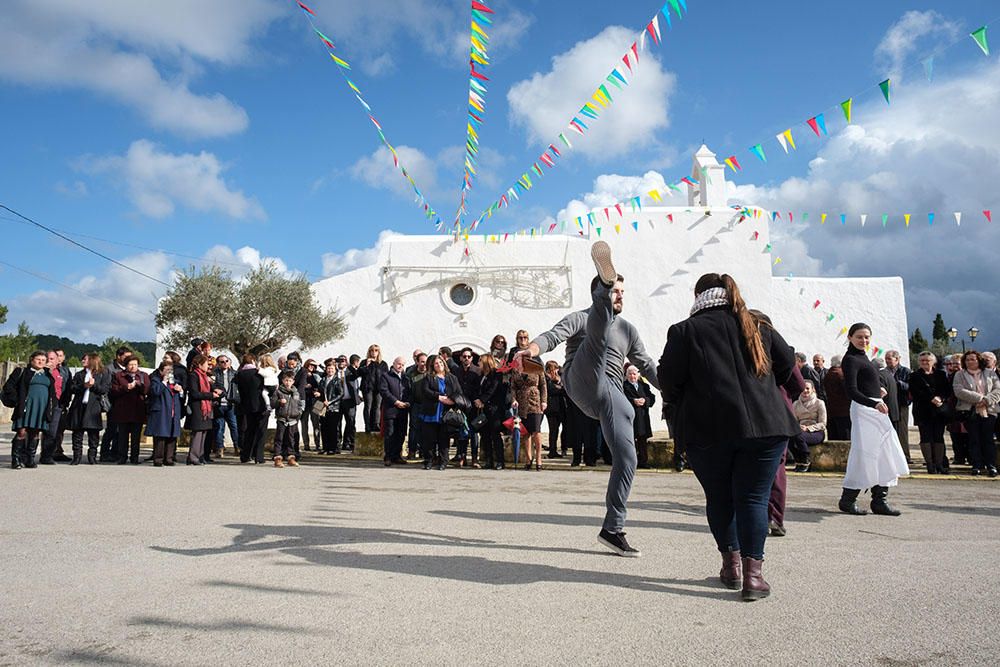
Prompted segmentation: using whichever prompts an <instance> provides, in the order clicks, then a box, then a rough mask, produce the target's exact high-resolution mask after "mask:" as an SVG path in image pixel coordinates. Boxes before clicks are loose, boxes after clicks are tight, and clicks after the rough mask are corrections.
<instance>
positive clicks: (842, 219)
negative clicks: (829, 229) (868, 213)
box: [840, 213, 847, 225]
mask: <svg viewBox="0 0 1000 667" xmlns="http://www.w3.org/2000/svg"><path fill="white" fill-rule="evenodd" d="M840 224H842V225H846V224H847V214H845V213H841V214H840Z"/></svg>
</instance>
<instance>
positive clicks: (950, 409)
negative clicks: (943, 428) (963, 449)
mask: <svg viewBox="0 0 1000 667" xmlns="http://www.w3.org/2000/svg"><path fill="white" fill-rule="evenodd" d="M934 416H936V417H937V418H938V419H940V420H941V421H943V422H946V423H948V424H950V423H951V422H953V421H955V420H956V419H959V417H958V413H957V412H956V411H955V406H954V405H952V404H951V403H949V402H947V401H945V402H944V403H942V404H941V405H939V406H937V407H936V408H934Z"/></svg>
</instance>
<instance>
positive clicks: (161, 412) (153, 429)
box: [73, 359, 184, 468]
mask: <svg viewBox="0 0 1000 667" xmlns="http://www.w3.org/2000/svg"><path fill="white" fill-rule="evenodd" d="M183 409H184V385H182V384H181V383H180V382H179V381H178V380H177V378H176V377H175V376H174V364H173V360H172V359H164V360H163V361H162V362H160V365H159V367H157V369H156V371H155V372H154V373H153V374H152V375H151V376H150V378H149V412H148V415H147V419H146V435H147V436H149V437H151V438H152V439H153V466H154V467H156V468H159V467H162V466H165V465H166V466H172V465H174V458H175V456H176V455H177V438H179V437H180V435H181V413H182V411H183ZM73 455H74V456H76V452H75V449H74V454H73Z"/></svg>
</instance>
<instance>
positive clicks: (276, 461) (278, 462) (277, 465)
mask: <svg viewBox="0 0 1000 667" xmlns="http://www.w3.org/2000/svg"><path fill="white" fill-rule="evenodd" d="M282 460H283V459H282V458H281V457H280V456H275V457H274V467H275V468H284V467H285V464H284V463H282Z"/></svg>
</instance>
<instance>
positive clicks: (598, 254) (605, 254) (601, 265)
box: [590, 241, 618, 287]
mask: <svg viewBox="0 0 1000 667" xmlns="http://www.w3.org/2000/svg"><path fill="white" fill-rule="evenodd" d="M590 257H591V259H593V260H594V266H595V267H596V268H597V276H598V277H599V278H600V279H601V282H602V283H604V284H605V285H607V286H608V287H611V286H612V285H614V284H615V281H616V280H617V279H618V272H617V271H615V265H614V264H613V263H612V262H611V246H609V245H608V244H607V242H605V241H598V242H597V243H595V244H594V245H593V246H591V248H590Z"/></svg>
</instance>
